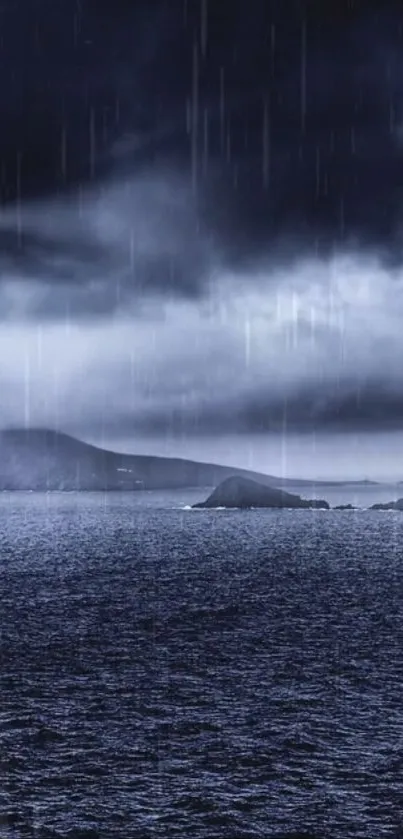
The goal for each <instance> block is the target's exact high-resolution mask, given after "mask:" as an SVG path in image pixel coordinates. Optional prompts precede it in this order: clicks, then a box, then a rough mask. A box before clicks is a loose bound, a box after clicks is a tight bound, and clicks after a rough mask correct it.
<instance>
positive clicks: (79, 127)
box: [0, 0, 403, 438]
mask: <svg viewBox="0 0 403 839" xmlns="http://www.w3.org/2000/svg"><path fill="white" fill-rule="evenodd" d="M371 8H372V9H373V11H371ZM394 8H395V7H394V6H392V4H388V6H387V7H386V6H383V7H382V9H381V10H379V3H378V4H375V3H374V4H368V3H367V4H365V6H364V4H360V3H356V4H355V5H354V6H352V5H351V4H350V3H341V2H338V3H335V4H332V3H331V2H330V1H329V3H328V4H324V3H319V2H318V3H315V2H311V3H308V4H306V6H305V7H304V5H303V4H301V3H300V2H291V0H290V2H289V3H287V4H285V3H279V2H274V0H273V2H263V0H262V2H259V0H252V2H248V3H247V2H241V0H238V2H234V0H231V2H228V3H226V2H224V0H222V2H220V3H214V4H213V3H212V2H209V3H200V4H199V3H196V2H195V3H192V2H187V3H186V2H185V3H184V2H183V0H161V2H155V3H151V2H149V3H146V2H144V3H142V2H123V0H119V1H118V0H115V2H113V3H112V0H111V2H110V3H108V2H106V0H99V2H95V0H82V2H81V3H80V4H73V3H71V2H70V0H57V2H56V0H52V1H51V0H36V2H35V3H30V4H26V3H24V4H22V2H19V0H16V2H15V3H9V4H3V6H2V11H1V14H2V19H1V27H2V28H1V31H2V41H1V43H0V59H1V61H2V86H1V90H0V111H1V114H2V124H3V125H4V126H5V129H4V130H3V131H2V132H1V133H0V195H1V200H2V208H1V212H0V319H1V321H2V323H1V327H2V328H1V330H0V357H1V359H2V364H1V367H0V386H1V391H2V394H3V404H2V413H1V414H0V422H1V423H2V424H4V423H13V424H15V423H17V424H18V422H21V417H25V415H26V412H27V410H28V409H27V405H28V408H29V411H28V413H29V417H30V421H31V422H36V423H38V424H50V425H54V424H55V423H58V424H59V423H60V417H61V416H62V417H63V424H64V426H65V427H66V428H70V429H73V428H74V430H75V431H76V432H77V433H79V429H80V428H83V429H84V428H88V429H93V431H94V432H95V430H96V429H97V428H102V429H103V430H104V431H105V432H106V431H107V430H108V429H109V431H110V433H111V434H113V435H114V436H115V437H116V438H117V437H121V436H122V435H124V434H129V435H130V434H132V433H134V432H141V433H143V434H145V433H146V434H153V435H154V436H158V435H161V434H163V435H165V434H171V433H172V434H174V435H181V434H183V435H188V436H191V435H208V434H213V433H214V434H217V435H219V434H221V433H223V432H230V431H235V432H237V433H247V432H253V433H255V432H256V433H258V432H260V431H270V430H276V429H277V430H280V429H281V430H282V429H283V428H287V430H290V431H291V430H293V429H300V430H301V429H302V430H311V429H312V428H316V429H323V430H325V429H336V428H337V429H338V428H344V429H356V428H357V429H361V428H367V427H368V428H389V427H390V428H394V427H396V426H398V425H399V423H400V421H401V396H400V393H401V386H400V368H399V365H398V363H397V361H396V360H397V359H399V358H401V357H402V353H403V342H402V338H401V334H402V330H401V321H402V318H403V283H402V241H403V240H402V235H401V230H402V215H401V207H402V201H401V199H402V190H401V186H400V184H401V183H402V182H403V180H402V178H403V61H402V59H401V42H402V27H401V26H400V13H399V11H395V10H394ZM203 9H205V10H207V18H205V19H203ZM396 9H397V6H396ZM358 393H359V394H360V396H359V397H358V398H357V394H358Z"/></svg>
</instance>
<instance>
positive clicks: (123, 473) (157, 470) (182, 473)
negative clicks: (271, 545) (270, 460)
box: [0, 428, 368, 491]
mask: <svg viewBox="0 0 403 839" xmlns="http://www.w3.org/2000/svg"><path fill="white" fill-rule="evenodd" d="M235 474H236V475H240V476H242V477H245V478H251V479H254V480H257V481H259V482H260V483H261V484H264V485H270V486H276V487H283V486H290V485H292V486H294V487H295V486H300V487H312V486H313V485H314V484H315V485H322V486H337V485H338V484H339V483H340V482H338V481H311V480H302V479H291V478H280V477H276V476H274V475H263V474H260V473H258V472H253V471H250V470H247V469H237V468H235V467H230V466H219V465H215V464H211V463H198V462H196V461H192V460H184V459H180V458H168V457H154V456H148V455H134V454H133V455H131V454H119V453H116V452H112V451H107V450H105V449H101V448H98V447H97V446H93V445H90V444H88V443H84V442H83V441H81V440H77V439H76V438H74V437H71V436H70V435H68V434H64V433H62V432H59V431H52V430H49V429H44V428H28V429H18V428H17V429H8V430H5V431H0V490H38V491H43V490H66V491H67V490H140V489H150V490H151V489H182V488H185V487H212V486H217V484H219V483H220V482H221V481H223V480H225V478H228V477H231V476H233V475H235ZM350 483H353V482H350ZM361 483H368V482H367V481H365V482H361Z"/></svg>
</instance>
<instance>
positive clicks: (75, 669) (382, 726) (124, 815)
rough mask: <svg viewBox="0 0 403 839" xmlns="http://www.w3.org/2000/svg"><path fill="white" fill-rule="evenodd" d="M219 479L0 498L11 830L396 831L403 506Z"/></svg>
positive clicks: (1, 652) (7, 826) (3, 776)
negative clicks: (265, 498)
mask: <svg viewBox="0 0 403 839" xmlns="http://www.w3.org/2000/svg"><path fill="white" fill-rule="evenodd" d="M337 492H339V490H332V493H333V497H332V498H331V497H330V495H331V493H330V492H326V491H323V492H321V493H319V494H320V495H324V496H325V497H327V498H329V500H331V502H332V503H338V502H340V501H344V502H347V501H350V500H351V499H352V497H353V496H352V492H353V490H352V489H349V490H348V492H347V491H346V492H345V493H344V494H343V493H342V495H341V496H340V492H339V495H337ZM382 492H383V490H382V491H381V490H379V489H378V490H376V489H374V488H368V489H360V490H355V493H356V495H355V496H354V500H356V501H357V493H358V494H359V495H360V498H359V500H360V501H361V503H362V505H363V506H366V504H365V499H367V500H369V503H373V502H374V501H377V500H390V499H391V498H392V497H393V493H392V494H391V491H390V490H389V492H387V491H386V490H385V493H386V497H385V496H384V495H382ZM335 493H336V495H335ZM205 494H206V493H203V492H200V491H199V492H195V491H192V492H190V491H189V492H185V491H183V492H176V493H175V492H171V493H165V494H164V493H133V494H113V493H110V494H108V495H102V494H91V493H82V494H81V493H78V494H74V493H71V494H58V493H52V494H48V495H46V494H28V493H27V494H25V493H10V494H8V493H2V494H1V495H0V836H1V837H2V839H3V837H4V839H8V837H40V839H57V837H60V839H66V837H69V839H78V838H79V837H80V839H90V837H91V838H92V839H96V837H102V839H103V838H105V839H113V837H122V839H123V838H124V839H131V837H133V839H134V837H138V839H147V838H148V837H161V838H162V839H163V838H164V837H195V839H199V838H200V839H202V837H209V839H210V837H212V839H216V838H217V839H220V837H228V839H252V837H253V838H254V837H264V838H265V839H270V838H271V837H293V839H297V837H302V836H304V837H315V839H346V837H357V838H358V837H360V839H361V838H362V839H381V837H394V839H395V838H396V837H402V836H403V514H401V513H400V514H399V513H395V512H386V513H385V512H368V511H366V510H359V511H357V512H348V511H347V512H341V511H339V512H336V511H334V512H332V511H331V512H327V511H319V510H295V511H288V510H284V511H273V510H260V511H237V510H227V511H225V510H224V511H211V510H199V511H191V510H188V509H184V508H185V506H186V505H188V504H191V503H193V502H194V501H195V500H200V498H203V497H204V496H205ZM401 494H402V495H403V490H402V492H401ZM336 496H337V497H336ZM375 496H376V497H375Z"/></svg>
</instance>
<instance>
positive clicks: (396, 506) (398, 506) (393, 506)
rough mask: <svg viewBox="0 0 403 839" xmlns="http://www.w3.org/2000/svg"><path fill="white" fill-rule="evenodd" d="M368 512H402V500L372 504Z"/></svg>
mask: <svg viewBox="0 0 403 839" xmlns="http://www.w3.org/2000/svg"><path fill="white" fill-rule="evenodd" d="M369 509H370V510H400V512H403V498H398V499H397V501H387V502H386V504H373V505H372V507H370V508H369Z"/></svg>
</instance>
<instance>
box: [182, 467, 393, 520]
mask: <svg viewBox="0 0 403 839" xmlns="http://www.w3.org/2000/svg"><path fill="white" fill-rule="evenodd" d="M192 508H193V509H199V510H208V509H218V508H237V509H243V510H247V509H252V508H266V509H267V508H271V509H296V510H304V509H305V510H306V509H311V510H313V509H316V510H318V509H319V510H330V509H333V510H357V509H358V508H357V507H355V506H354V505H353V504H338V505H337V506H335V507H333V508H331V507H330V504H329V503H328V501H325V500H324V499H317V498H313V499H306V498H301V496H300V495H294V494H292V493H290V492H285V490H282V489H277V488H275V487H271V486H267V485H264V484H259V483H258V482H257V481H253V480H251V479H249V478H243V477H241V476H238V475H234V476H231V477H229V478H226V480H224V481H222V483H220V484H219V485H218V486H217V487H216V489H214V490H213V492H212V493H211V494H210V495H209V496H208V498H206V500H205V501H199V502H198V503H197V504H193V505H192ZM369 509H370V510H400V511H402V512H403V498H399V499H398V500H397V501H389V502H387V503H383V504H382V503H377V504H373V505H372V506H371V507H369Z"/></svg>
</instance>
